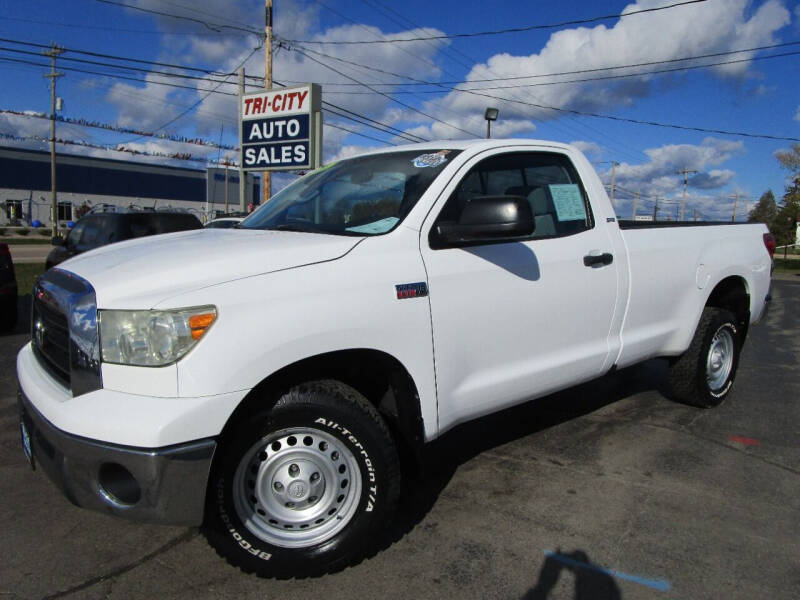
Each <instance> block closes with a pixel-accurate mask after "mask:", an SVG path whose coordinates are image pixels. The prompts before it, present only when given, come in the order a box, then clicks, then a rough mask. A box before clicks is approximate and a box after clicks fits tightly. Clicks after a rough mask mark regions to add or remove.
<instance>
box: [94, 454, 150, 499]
mask: <svg viewBox="0 0 800 600" xmlns="http://www.w3.org/2000/svg"><path fill="white" fill-rule="evenodd" d="M97 482H98V483H99V484H100V493H102V494H103V496H105V497H106V499H107V500H110V501H111V502H113V503H114V504H127V505H133V504H136V503H137V502H138V501H139V500H140V499H141V497H142V490H141V488H140V487H139V484H138V483H137V481H136V479H135V478H134V476H133V475H131V472H130V471H128V469H126V468H125V467H123V466H122V465H118V464H117V463H103V464H102V465H100V471H99V472H98V473H97Z"/></svg>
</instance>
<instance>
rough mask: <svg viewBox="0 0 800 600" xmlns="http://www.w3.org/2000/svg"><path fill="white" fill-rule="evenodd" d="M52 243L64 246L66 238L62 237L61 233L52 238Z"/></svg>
mask: <svg viewBox="0 0 800 600" xmlns="http://www.w3.org/2000/svg"><path fill="white" fill-rule="evenodd" d="M50 243H51V244H52V245H53V246H63V245H64V238H63V237H61V236H60V235H57V236H56V237H53V238H50Z"/></svg>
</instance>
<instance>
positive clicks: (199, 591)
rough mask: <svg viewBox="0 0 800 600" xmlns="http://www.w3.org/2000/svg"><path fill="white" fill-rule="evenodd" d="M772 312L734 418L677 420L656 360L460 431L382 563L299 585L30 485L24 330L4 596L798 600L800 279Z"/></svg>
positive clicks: (1, 405)
mask: <svg viewBox="0 0 800 600" xmlns="http://www.w3.org/2000/svg"><path fill="white" fill-rule="evenodd" d="M773 293H774V302H773V306H772V311H771V312H770V314H769V316H768V318H767V319H766V320H765V321H764V322H763V323H762V324H760V325H759V326H757V327H754V328H752V329H751V332H750V337H749V339H748V343H747V345H746V347H745V349H744V352H743V356H742V360H741V366H740V368H739V373H738V377H737V381H736V386H735V391H734V392H733V394H732V396H731V397H730V398H729V399H728V401H727V402H725V403H724V404H723V405H722V406H720V407H718V408H716V409H713V410H699V409H695V408H691V407H687V406H683V405H681V404H677V403H674V402H672V401H670V400H669V399H668V398H667V397H666V396H665V383H666V381H665V375H666V370H665V367H664V363H663V362H661V361H650V362H647V363H645V364H643V365H640V366H638V367H634V368H632V369H629V370H626V371H624V372H620V373H616V374H614V375H611V376H607V377H604V378H602V379H599V380H597V381H594V382H591V383H590V384H586V385H582V386H580V387H577V388H574V389H571V390H568V391H565V392H562V393H559V394H556V395H553V396H550V397H547V398H543V399H541V400H538V401H535V402H532V403H529V404H527V405H524V406H521V407H517V408H514V409H511V410H508V411H505V412H503V413H501V414H498V415H494V416H491V417H489V418H486V419H483V420H482V421H478V422H475V423H471V424H467V425H465V426H462V427H460V428H459V429H457V430H455V431H453V432H451V433H450V434H448V435H447V436H445V437H444V438H443V439H442V440H441V441H440V442H438V443H437V444H436V445H435V446H434V447H433V448H432V449H431V470H430V472H429V473H428V475H427V476H426V477H424V478H422V479H416V480H414V481H411V482H410V485H409V486H408V487H407V490H406V492H405V495H404V500H403V502H402V509H401V512H400V515H399V518H398V520H397V523H396V524H395V526H394V528H393V529H392V531H391V532H389V534H388V535H386V536H385V538H384V540H383V544H382V546H383V549H382V550H381V551H380V552H378V553H377V554H376V555H374V556H372V557H370V558H368V559H367V560H365V561H363V562H362V563H361V564H359V565H357V566H354V567H350V568H347V569H345V570H343V571H341V572H339V573H336V574H333V575H328V576H325V577H322V578H316V579H303V580H289V581H275V580H260V579H258V578H256V577H253V576H247V575H243V574H242V573H240V572H239V571H237V570H236V569H234V568H232V567H230V566H228V565H227V564H226V563H225V562H224V561H223V560H221V559H219V558H218V557H217V556H216V554H215V553H214V551H213V550H211V548H210V547H209V546H208V545H207V544H206V542H205V541H204V539H203V537H202V536H201V535H200V534H199V533H198V532H197V530H195V529H185V528H177V527H159V526H150V525H139V524H136V523H128V522H125V521H121V520H117V519H114V518H111V517H108V516H105V515H101V514H95V513H91V512H88V511H84V510H81V509H78V508H75V507H73V506H72V505H70V504H69V502H68V501H67V500H65V499H64V498H63V497H62V496H61V495H60V494H59V493H58V492H57V491H56V489H55V488H54V486H53V485H52V484H51V483H50V482H49V481H48V480H47V479H46V478H45V476H44V475H43V474H42V473H41V472H38V471H37V472H32V471H31V470H30V469H29V467H28V466H27V464H26V462H25V459H24V457H23V454H22V450H21V448H20V442H19V429H18V421H17V413H16V407H15V393H16V388H15V386H16V383H15V376H14V355H15V352H16V350H17V349H18V348H19V347H20V346H21V345H22V344H24V343H25V340H26V335H25V334H24V333H23V331H24V329H25V324H23V323H21V324H20V326H19V328H18V333H16V334H13V335H8V336H4V337H0V531H2V539H3V546H4V552H3V560H2V561H0V582H1V583H0V596H2V597H3V598H98V599H99V598H112V599H113V598H124V599H139V598H141V599H148V600H149V599H151V598H175V599H179V598H187V599H189V598H191V599H197V598H234V597H235V598H259V599H260V598H282V597H285V598H325V599H326V600H336V599H339V598H342V599H351V598H403V599H408V598H421V599H426V598H435V599H440V598H459V599H461V598H515V599H528V600H532V599H540V598H580V599H586V598H591V599H601V600H602V599H604V598H606V599H617V598H693V599H699V598H733V599H738V598H742V599H751V598H770V599H781V598H786V599H792V600H794V599H795V598H798V597H800V518H798V515H800V446H798V443H799V442H798V440H800V403H798V401H797V400H798V398H800V378H798V375H797V369H798V365H800V310H798V308H799V306H798V297H800V277H798V276H788V275H783V276H781V279H780V280H777V281H775V282H774V285H773ZM548 552H550V553H552V554H548Z"/></svg>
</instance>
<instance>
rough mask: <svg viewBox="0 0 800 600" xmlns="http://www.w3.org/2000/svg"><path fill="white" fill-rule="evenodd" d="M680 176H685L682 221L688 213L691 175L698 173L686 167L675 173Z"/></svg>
mask: <svg viewBox="0 0 800 600" xmlns="http://www.w3.org/2000/svg"><path fill="white" fill-rule="evenodd" d="M675 173H677V174H678V175H683V200H681V221H683V218H684V216H685V213H686V186H687V185H688V183H689V173H697V171H692V170H691V169H687V168H686V167H684V168H683V170H681V171H675Z"/></svg>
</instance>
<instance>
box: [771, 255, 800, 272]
mask: <svg viewBox="0 0 800 600" xmlns="http://www.w3.org/2000/svg"><path fill="white" fill-rule="evenodd" d="M775 270H776V271H786V272H790V273H794V272H799V271H800V259H797V258H795V259H791V258H786V259H783V258H778V257H777V256H775Z"/></svg>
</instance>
